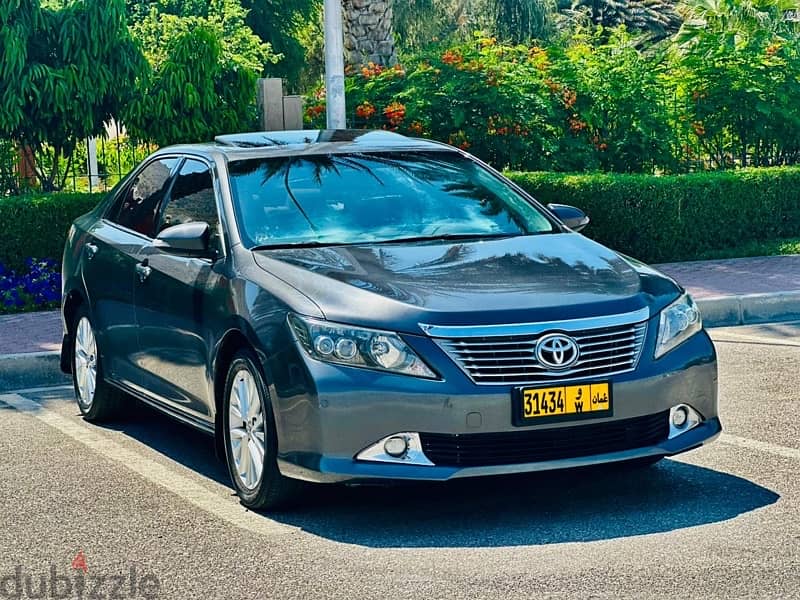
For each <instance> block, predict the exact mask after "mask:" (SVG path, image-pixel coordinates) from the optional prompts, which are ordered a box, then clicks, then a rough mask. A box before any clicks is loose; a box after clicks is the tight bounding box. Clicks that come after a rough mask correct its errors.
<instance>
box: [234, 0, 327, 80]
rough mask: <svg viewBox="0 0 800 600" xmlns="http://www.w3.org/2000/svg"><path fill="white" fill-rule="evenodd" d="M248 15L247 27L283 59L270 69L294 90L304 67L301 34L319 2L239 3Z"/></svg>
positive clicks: (262, 0)
mask: <svg viewBox="0 0 800 600" xmlns="http://www.w3.org/2000/svg"><path fill="white" fill-rule="evenodd" d="M241 3H242V6H244V8H246V9H247V10H248V11H249V12H248V15H247V25H248V26H249V27H250V28H251V29H252V30H253V32H254V33H255V34H256V35H257V36H258V37H259V38H261V40H263V41H264V42H267V43H269V44H270V45H271V47H272V48H273V50H274V52H276V53H278V54H280V55H281V56H283V59H282V60H281V61H280V62H279V63H278V64H276V65H275V66H274V67H272V68H271V73H272V74H273V75H274V76H275V77H283V78H284V79H286V80H287V81H288V82H289V86H290V87H296V86H297V84H298V81H299V79H300V75H301V72H302V71H303V68H304V67H305V53H306V50H305V48H304V47H303V45H302V44H301V42H300V41H299V38H300V31H301V30H302V29H303V28H304V27H305V26H306V25H307V24H308V23H309V21H311V20H313V19H314V18H315V15H316V14H317V11H318V10H319V6H320V4H321V3H322V0H241Z"/></svg>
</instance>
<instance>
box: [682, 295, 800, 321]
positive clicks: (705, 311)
mask: <svg viewBox="0 0 800 600" xmlns="http://www.w3.org/2000/svg"><path fill="white" fill-rule="evenodd" d="M695 302H696V303H697V306H698V308H699V309H700V313H701V314H702V316H703V325H705V326H706V327H731V326H735V325H756V324H759V323H773V322H778V321H794V320H798V319H800V290H798V291H793V292H773V293H769V294H745V295H741V296H719V297H715V298H698V299H696V300H695Z"/></svg>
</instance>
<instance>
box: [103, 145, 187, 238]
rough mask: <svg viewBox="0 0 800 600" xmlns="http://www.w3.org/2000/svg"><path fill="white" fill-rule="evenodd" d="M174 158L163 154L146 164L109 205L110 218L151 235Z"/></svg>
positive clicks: (167, 186)
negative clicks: (110, 206) (114, 205)
mask: <svg viewBox="0 0 800 600" xmlns="http://www.w3.org/2000/svg"><path fill="white" fill-rule="evenodd" d="M178 160H179V159H177V158H166V159H162V160H157V161H155V162H152V163H150V164H149V165H148V166H146V167H145V168H144V170H143V171H142V172H141V173H139V174H138V175H137V176H136V178H135V179H134V180H133V182H132V183H131V185H130V186H129V187H128V188H127V189H126V190H125V191H124V192H123V193H122V197H121V198H120V200H119V201H118V203H117V206H118V208H117V209H116V210H114V209H112V211H111V214H110V215H109V216H110V218H111V219H112V220H113V221H115V222H117V223H119V224H120V225H122V226H123V227H127V228H128V229H133V230H134V231H138V232H139V233H142V234H144V235H147V236H152V235H153V231H154V229H155V222H156V217H157V215H158V208H159V206H160V205H161V201H162V200H163V199H164V195H165V194H166V193H167V190H168V188H169V181H170V173H172V169H174V168H175V165H176V164H177V163H178ZM114 213H116V214H114Z"/></svg>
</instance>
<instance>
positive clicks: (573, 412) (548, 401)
mask: <svg viewBox="0 0 800 600" xmlns="http://www.w3.org/2000/svg"><path fill="white" fill-rule="evenodd" d="M521 398H522V418H523V419H526V420H528V419H540V418H544V417H562V416H563V417H573V416H574V417H575V418H579V417H581V416H584V415H586V416H597V417H599V416H601V414H602V413H607V414H608V413H610V412H611V384H610V383H608V382H602V383H587V384H583V385H564V386H558V387H541V388H523V389H522V393H521Z"/></svg>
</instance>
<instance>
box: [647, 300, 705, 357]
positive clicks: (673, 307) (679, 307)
mask: <svg viewBox="0 0 800 600" xmlns="http://www.w3.org/2000/svg"><path fill="white" fill-rule="evenodd" d="M702 328H703V320H702V319H701V318H700V311H699V310H697V306H696V305H695V303H694V300H692V297H691V296H690V295H689V294H684V295H683V296H681V297H680V298H678V299H677V300H675V302H673V303H672V304H670V305H669V306H668V307H666V308H665V309H664V310H662V311H661V316H660V318H659V322H658V340H656V354H655V357H656V358H660V357H662V356H664V355H665V354H666V353H667V352H669V351H670V350H672V349H673V348H674V347H675V346H678V345H679V344H681V343H683V342H685V341H686V340H688V339H689V338H690V337H692V336H693V335H694V334H695V333H697V332H698V331H700V330H701V329H702Z"/></svg>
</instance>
